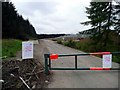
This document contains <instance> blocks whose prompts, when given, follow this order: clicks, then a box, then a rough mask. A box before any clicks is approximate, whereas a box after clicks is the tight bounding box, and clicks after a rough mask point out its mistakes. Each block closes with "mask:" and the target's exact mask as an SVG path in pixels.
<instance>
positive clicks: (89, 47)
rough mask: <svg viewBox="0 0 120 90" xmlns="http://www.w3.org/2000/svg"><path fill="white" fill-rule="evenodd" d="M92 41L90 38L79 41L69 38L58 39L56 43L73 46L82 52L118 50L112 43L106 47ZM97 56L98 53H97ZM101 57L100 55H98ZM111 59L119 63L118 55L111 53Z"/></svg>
mask: <svg viewBox="0 0 120 90" xmlns="http://www.w3.org/2000/svg"><path fill="white" fill-rule="evenodd" d="M92 42H93V41H92V40H90V39H84V40H81V41H73V40H69V41H60V40H58V41H57V43H58V44H62V45H65V46H68V47H71V48H75V49H78V50H81V51H84V52H87V53H89V52H105V51H110V52H116V51H119V49H118V48H119V46H118V45H116V44H115V45H114V44H112V45H111V44H109V45H107V46H106V47H102V45H99V44H94V43H92ZM97 56H98V55H97ZM98 57H101V56H98ZM112 58H113V59H112V61H113V62H117V63H119V64H120V55H113V57H112Z"/></svg>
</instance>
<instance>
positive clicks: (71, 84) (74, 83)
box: [40, 40, 119, 88]
mask: <svg viewBox="0 0 120 90" xmlns="http://www.w3.org/2000/svg"><path fill="white" fill-rule="evenodd" d="M40 44H41V46H42V47H43V48H42V49H43V50H41V51H42V53H56V54H73V53H83V52H81V51H78V50H75V49H72V48H69V47H66V46H63V45H59V44H56V43H55V42H53V41H50V40H41V41H40ZM44 50H45V51H44ZM42 58H43V57H42ZM43 60H44V59H43ZM43 63H44V61H43ZM52 67H74V57H65V58H59V59H58V60H56V61H52ZM78 67H102V60H101V59H100V58H98V57H95V56H80V57H78ZM112 67H119V65H118V64H116V63H112ZM52 72H53V79H52V82H51V83H50V84H49V85H48V88H118V86H119V85H118V71H79V70H78V71H52Z"/></svg>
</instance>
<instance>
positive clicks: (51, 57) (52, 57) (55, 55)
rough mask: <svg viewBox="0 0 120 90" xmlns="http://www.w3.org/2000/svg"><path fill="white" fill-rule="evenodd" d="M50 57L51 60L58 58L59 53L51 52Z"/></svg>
mask: <svg viewBox="0 0 120 90" xmlns="http://www.w3.org/2000/svg"><path fill="white" fill-rule="evenodd" d="M50 59H51V60H54V59H58V54H51V55H50Z"/></svg>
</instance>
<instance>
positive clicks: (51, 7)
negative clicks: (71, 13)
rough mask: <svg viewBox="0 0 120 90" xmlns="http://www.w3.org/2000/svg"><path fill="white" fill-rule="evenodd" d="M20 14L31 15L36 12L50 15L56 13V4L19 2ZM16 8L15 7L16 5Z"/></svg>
mask: <svg viewBox="0 0 120 90" xmlns="http://www.w3.org/2000/svg"><path fill="white" fill-rule="evenodd" d="M19 4H20V7H21V8H20V7H19V6H18V8H20V9H21V10H22V13H24V14H26V15H32V14H33V13H34V11H36V10H38V11H40V12H41V13H42V14H51V13H54V12H55V11H56V8H55V7H56V3H52V2H20V3H19ZM16 6H17V5H16Z"/></svg>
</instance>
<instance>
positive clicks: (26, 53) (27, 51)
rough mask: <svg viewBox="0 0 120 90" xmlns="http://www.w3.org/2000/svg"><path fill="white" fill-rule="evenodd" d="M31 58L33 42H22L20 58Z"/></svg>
mask: <svg viewBox="0 0 120 90" xmlns="http://www.w3.org/2000/svg"><path fill="white" fill-rule="evenodd" d="M29 58H33V42H31V41H26V42H22V59H29Z"/></svg>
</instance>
